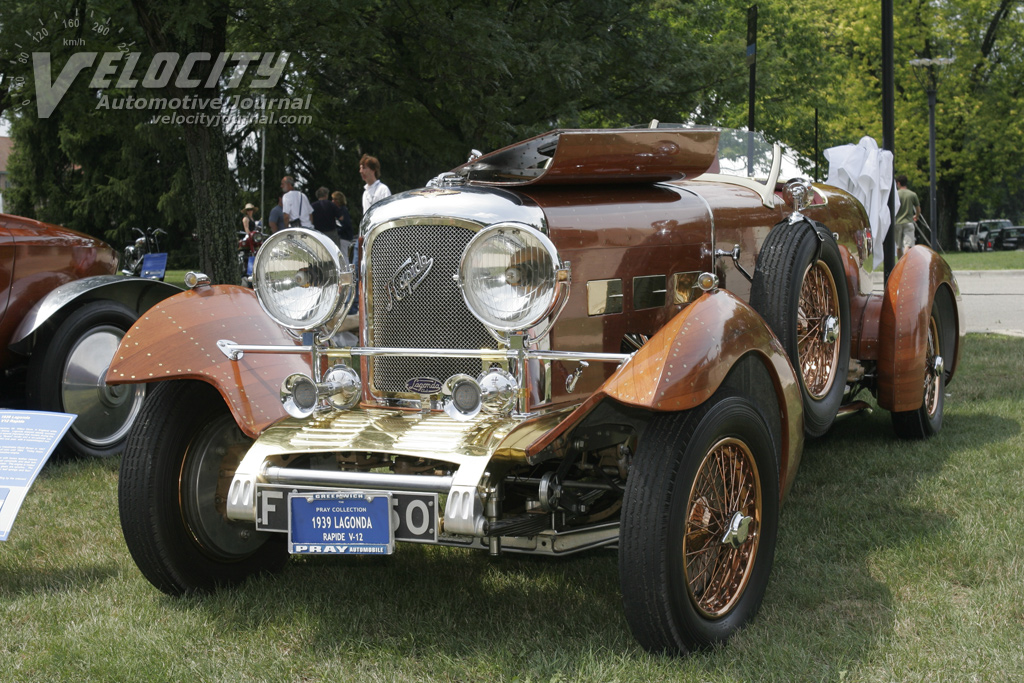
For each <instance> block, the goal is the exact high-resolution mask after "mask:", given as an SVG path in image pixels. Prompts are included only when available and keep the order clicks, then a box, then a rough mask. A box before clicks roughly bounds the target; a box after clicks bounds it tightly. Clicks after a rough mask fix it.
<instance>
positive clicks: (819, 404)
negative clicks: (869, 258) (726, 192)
mask: <svg viewBox="0 0 1024 683" xmlns="http://www.w3.org/2000/svg"><path fill="white" fill-rule="evenodd" d="M819 231H820V233H819V232H816V231H815V230H814V229H812V228H811V226H810V224H809V223H807V222H806V221H801V222H798V223H793V224H790V223H781V224H779V225H778V226H776V227H775V228H774V229H773V230H772V231H771V233H769V234H768V238H767V239H766V240H765V241H764V245H763V246H762V247H761V252H760V254H759V255H758V258H757V269H756V270H755V271H754V281H753V283H752V284H751V289H750V305H751V306H753V308H754V310H756V311H757V312H758V313H760V314H761V316H762V317H764V319H765V321H766V322H767V323H768V325H769V326H770V327H771V328H772V331H774V332H775V334H776V335H777V336H778V338H779V341H780V342H781V343H782V347H783V348H784V349H785V350H786V354H787V355H788V356H789V359H790V361H791V362H792V363H793V367H794V368H795V369H796V374H797V376H798V377H799V378H800V393H801V394H802V396H803V404H804V432H805V433H806V434H807V435H808V436H811V437H818V436H821V435H823V434H824V433H825V432H827V431H828V430H829V428H830V427H831V426H832V422H833V421H834V420H835V418H836V414H837V413H838V412H839V407H840V406H841V405H842V402H843V394H844V393H845V391H846V377H847V373H848V371H849V368H850V336H851V328H850V298H849V295H848V293H847V287H846V270H845V269H844V268H843V260H842V256H841V255H840V253H839V246H838V245H837V244H836V241H835V239H833V237H832V236H831V235H829V234H827V231H825V230H824V228H823V227H820V226H819ZM818 234H822V235H823V236H824V239H823V240H822V241H821V242H820V246H821V250H820V253H819V250H818V247H819V238H818ZM816 255H817V260H815V256H816Z"/></svg>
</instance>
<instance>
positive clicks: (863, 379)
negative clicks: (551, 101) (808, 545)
mask: <svg viewBox="0 0 1024 683" xmlns="http://www.w3.org/2000/svg"><path fill="white" fill-rule="evenodd" d="M748 143H751V144H752V147H753V153H752V154H748ZM753 143H756V144H753ZM780 160H781V155H780V152H779V147H778V146H777V145H769V144H766V143H764V142H763V141H761V140H759V139H758V140H753V141H752V140H748V136H747V134H746V133H742V132H739V133H737V132H734V131H727V130H719V129H686V128H680V127H651V128H647V129H618V130H558V131H553V132H549V133H546V134H544V135H540V136H538V137H535V138H532V139H529V140H526V141H523V142H520V143H517V144H514V145H512V146H510V147H506V148H504V149H501V150H498V151H496V152H493V153H490V154H487V155H484V156H479V157H475V158H472V159H471V160H470V161H469V162H467V163H466V164H464V165H462V166H460V167H458V168H456V169H454V171H452V172H450V173H446V174H443V175H442V176H439V177H438V178H436V179H434V180H433V181H431V183H429V184H428V187H426V188H423V189H419V190H414V191H410V192H405V193H402V194H399V195H396V196H394V197H391V198H390V199H388V200H385V201H382V202H380V203H379V204H375V205H374V206H373V207H372V208H371V210H370V211H369V212H368V213H367V215H366V216H365V217H364V219H363V223H362V226H361V228H360V233H361V235H360V250H359V253H360V254H361V256H360V262H359V263H357V264H355V266H354V267H352V266H350V265H349V264H347V263H346V262H345V260H344V259H343V257H342V256H341V255H339V253H338V251H337V249H336V248H335V247H334V246H333V245H332V244H331V243H330V242H329V241H328V240H326V239H324V238H323V237H321V236H320V235H318V234H316V233H314V232H310V231H305V230H301V229H292V230H285V231H283V232H279V233H276V234H275V235H273V236H271V237H270V238H269V239H268V240H267V241H266V243H265V244H264V245H263V248H262V249H261V250H260V252H259V255H258V256H257V257H256V263H255V272H254V275H253V284H254V288H255V291H253V292H250V291H247V290H245V289H242V288H239V287H231V286H209V285H208V284H207V283H206V282H205V281H204V278H203V277H201V276H198V275H193V276H192V278H193V281H194V284H195V285H196V286H195V288H194V289H192V290H191V291H189V292H186V293H183V294H180V295H178V296H176V297H174V298H172V299H169V300H167V301H165V302H163V303H162V304H160V305H158V306H157V307H156V308H155V309H153V310H151V311H150V312H148V313H147V314H146V315H144V316H143V317H142V318H141V319H140V320H139V321H138V323H136V325H135V326H134V327H133V328H132V329H131V330H130V331H129V333H128V334H127V335H126V336H125V338H124V341H123V342H122V344H121V347H120V349H119V350H118V352H117V354H116V357H115V359H114V361H113V362H112V364H111V369H110V373H109V375H108V381H109V382H127V383H130V382H159V385H158V386H156V387H154V388H153V391H152V393H151V396H150V398H149V399H148V401H147V404H146V407H144V409H143V413H142V415H141V416H140V419H139V421H138V422H137V424H136V426H135V428H134V429H133V430H132V433H131V436H130V438H129V443H128V447H127V449H126V452H125V455H124V458H123V462H122V470H121V475H120V489H119V503H120V510H121V524H122V528H123V531H124V535H125V539H126V541H127V544H128V548H129V550H130V552H131V554H132V557H133V558H134V559H135V562H136V563H137V564H138V566H139V568H140V569H141V570H142V573H143V574H144V575H145V576H146V578H147V579H149V581H151V582H152V583H153V584H154V585H155V586H156V587H157V588H159V589H160V590H162V591H164V592H166V593H169V594H172V595H177V594H183V593H189V592H193V591H205V590H210V589H213V588H215V587H218V586H224V585H230V584H235V583H238V582H240V581H242V580H244V579H246V578H247V577H249V576H251V575H253V574H256V573H260V572H266V571H273V570H278V569H280V568H281V567H282V566H283V565H284V562H285V560H286V557H287V554H288V552H289V551H290V552H292V553H309V552H316V553H328V554H349V553H375V554H376V553H390V552H392V551H393V549H394V547H395V543H396V542H405V541H408V542H418V543H430V544H437V545H445V546H455V547H463V548H476V549H480V550H484V551H487V552H489V553H491V554H495V555H496V554H499V553H506V552H512V553H531V554H536V555H552V556H553V555H566V554H570V553H574V552H579V551H583V550H589V549H593V548H598V547H602V546H611V547H616V548H617V551H618V562H619V568H620V572H619V574H620V583H621V591H622V600H623V603H624V607H625V611H626V615H627V620H628V622H629V624H630V627H631V629H632V631H633V633H634V635H635V636H636V638H637V640H638V641H639V642H640V643H641V644H642V645H643V646H644V647H645V648H647V649H649V650H652V651H668V652H675V653H682V652H687V651H689V650H692V649H694V648H700V647H703V646H707V645H709V644H713V643H717V642H720V641H724V640H725V639H727V638H728V637H729V636H730V635H731V634H732V633H734V632H735V631H736V630H737V629H738V628H740V627H741V626H742V625H743V624H744V623H746V622H747V621H748V620H749V619H750V618H751V617H752V616H753V615H754V614H755V612H756V611H757V609H758V607H759V605H760V603H761V600H762V597H763V595H764V592H765V587H766V585H767V582H768V577H769V573H770V571H771V567H772V562H773V557H774V552H775V544H776V539H777V538H778V523H779V507H780V504H781V503H782V501H783V500H784V498H785V495H786V493H787V492H788V491H789V489H790V487H791V485H792V483H793V478H794V475H795V473H796V470H797V465H798V463H799V461H800V456H801V452H802V450H803V444H804V439H805V436H810V437H817V436H820V435H822V434H824V433H825V432H827V431H828V429H829V428H830V426H831V425H832V424H833V421H834V420H835V419H836V417H837V415H839V414H841V413H846V412H851V411H856V410H858V409H860V408H862V407H864V406H865V403H864V402H863V401H858V400H857V396H858V395H859V394H860V392H862V391H867V392H870V393H871V394H873V395H874V396H875V397H876V399H877V402H878V404H879V405H880V406H882V407H883V408H885V409H887V410H890V411H891V412H892V424H893V427H894V428H895V432H896V434H897V435H898V436H901V437H906V438H923V437H928V436H931V435H933V434H935V433H936V432H938V431H939V429H940V427H941V424H942V412H943V398H944V389H945V385H946V383H948V382H949V381H950V380H951V378H952V377H953V374H954V372H955V370H956V367H957V362H958V357H959V353H960V346H961V339H962V335H963V321H962V319H961V316H960V313H959V307H958V301H959V292H958V289H957V284H956V282H955V281H954V279H953V276H952V273H951V272H950V269H949V267H948V266H947V265H946V263H945V262H944V261H943V260H942V259H941V258H940V257H939V256H938V255H937V254H936V253H934V252H933V251H931V250H930V249H928V248H927V247H924V246H918V247H914V248H913V249H911V250H910V251H909V252H908V253H907V254H906V255H905V256H904V257H903V258H902V259H901V260H900V261H899V263H898V264H897V265H896V266H895V268H894V270H893V271H892V273H891V276H890V277H889V279H888V284H887V286H886V288H885V291H884V293H872V292H871V280H870V277H869V275H868V273H867V272H866V271H865V269H864V266H865V264H866V263H867V262H868V260H869V259H870V257H871V254H870V253H869V251H868V250H869V249H870V243H869V242H868V241H867V240H866V237H867V235H868V218H867V215H866V213H865V210H864V208H863V207H862V206H861V204H860V203H859V202H858V201H857V200H855V199H854V198H853V197H852V196H851V195H849V194H847V193H846V192H843V191H841V190H838V189H836V188H833V187H829V186H826V185H811V184H810V183H808V182H806V181H800V180H797V181H794V182H790V183H784V182H783V181H782V180H781V179H780V167H781V166H780ZM748 169H750V170H748ZM357 276H358V277H357ZM357 287H358V290H359V292H358V293H359V300H360V308H359V314H358V315H359V342H358V345H357V346H341V345H337V344H336V343H335V342H334V341H333V340H334V339H336V338H337V335H336V331H337V330H339V329H341V328H342V327H343V325H344V323H345V318H346V314H347V312H348V311H349V309H350V302H351V300H352V298H353V296H354V290H355V289H356V288H357ZM318 519H319V520H320V521H317V520H318ZM354 519H361V520H362V521H360V522H358V523H356V522H353V521H352V520H354ZM324 520H327V521H324ZM355 524H359V525H361V526H362V527H366V528H360V529H358V530H354V529H353V528H352V527H353V526H354V525H355ZM371 525H372V527H373V528H372V530H371V529H369V528H368V527H369V526H371ZM371 531H372V533H371ZM354 532H355V533H361V534H362V535H361V537H360V536H354V535H351V534H353V533H354ZM383 571H386V569H384V570H383Z"/></svg>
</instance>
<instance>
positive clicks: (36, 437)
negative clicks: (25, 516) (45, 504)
mask: <svg viewBox="0 0 1024 683" xmlns="http://www.w3.org/2000/svg"><path fill="white" fill-rule="evenodd" d="M74 421H75V416H74V415H68V414H66V413H43V412H37V411H32V410H0V541H6V540H7V536H8V535H9V534H10V533H11V527H12V526H13V525H14V518H15V517H16V516H17V514H18V510H19V509H20V508H21V503H22V501H24V500H25V495H26V494H27V493H28V490H29V488H30V487H31V486H32V482H34V481H35V480H36V477H37V476H38V475H39V472H40V470H42V469H43V465H45V464H46V461H47V460H48V459H49V457H50V454H52V453H53V449H54V448H56V447H57V444H58V443H60V440H61V439H62V438H63V437H64V434H65V433H66V432H67V431H68V429H69V428H70V427H71V423H72V422H74Z"/></svg>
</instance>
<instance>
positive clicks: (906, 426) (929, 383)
mask: <svg viewBox="0 0 1024 683" xmlns="http://www.w3.org/2000/svg"><path fill="white" fill-rule="evenodd" d="M945 301H946V300H945V298H943V297H942V295H941V294H940V295H939V296H937V297H936V300H935V301H934V302H933V303H932V312H931V315H930V316H929V318H928V341H927V350H926V351H925V360H924V362H925V368H924V401H923V402H922V404H921V407H920V408H918V409H917V410H907V411H901V412H894V413H892V414H891V415H892V427H893V429H894V430H895V431H896V436H898V437H899V438H901V439H927V438H929V437H932V436H935V435H936V434H938V433H939V431H940V430H941V429H942V411H943V406H944V403H945V395H946V377H947V375H948V372H947V371H946V370H945V365H946V363H949V362H951V361H952V359H953V352H954V351H953V347H954V344H955V343H956V342H955V340H954V337H955V332H954V331H953V323H952V320H951V312H949V311H947V312H946V314H945V315H943V311H942V309H943V308H947V307H945V306H943V305H942V304H944V303H945ZM938 358H941V359H942V361H940V362H939V365H940V367H939V368H938V371H937V368H936V362H937V361H936V359H938Z"/></svg>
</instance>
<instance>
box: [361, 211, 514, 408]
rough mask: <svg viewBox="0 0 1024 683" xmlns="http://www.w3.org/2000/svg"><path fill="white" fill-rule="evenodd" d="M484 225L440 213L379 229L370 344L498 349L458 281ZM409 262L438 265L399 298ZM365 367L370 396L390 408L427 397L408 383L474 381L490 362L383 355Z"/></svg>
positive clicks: (371, 262) (371, 238)
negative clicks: (398, 285) (397, 287)
mask: <svg viewBox="0 0 1024 683" xmlns="http://www.w3.org/2000/svg"><path fill="white" fill-rule="evenodd" d="M484 227H485V226H483V225H482V224H480V223H476V222H474V221H466V220H459V219H452V218H447V217H446V218H440V217H437V216H431V217H427V218H422V219H406V220H400V221H393V222H389V223H385V224H382V225H379V226H376V227H375V228H374V229H373V231H372V232H371V233H370V234H369V235H367V237H366V249H365V251H366V258H365V261H364V277H363V283H362V291H363V297H364V298H363V301H365V302H366V325H365V327H364V339H363V341H364V343H365V344H367V345H368V346H376V347H397V348H401V347H407V348H439V349H440V348H446V349H451V348H481V349H484V348H486V349H497V348H498V343H497V341H496V340H495V339H494V337H493V336H492V334H491V333H490V332H489V331H488V330H487V328H486V327H485V326H484V325H483V323H481V322H480V321H479V320H477V319H476V318H475V317H474V316H473V314H472V313H471V312H470V311H469V309H468V308H467V307H466V304H465V301H464V299H463V297H462V292H461V290H460V288H459V284H458V273H459V261H460V259H461V257H462V252H463V250H464V249H465V246H466V244H468V243H469V241H470V240H471V239H472V238H473V237H474V236H475V235H476V234H477V232H479V231H480V230H481V229H483V228H484ZM410 258H413V259H417V258H418V259H432V261H433V263H432V265H431V268H430V271H429V273H427V274H426V275H425V276H424V277H423V279H422V280H421V281H420V282H418V283H417V286H416V288H415V290H414V291H409V290H406V291H405V292H404V296H402V298H400V299H398V300H396V299H395V298H394V296H393V295H392V293H391V292H389V291H388V290H389V285H391V283H392V282H393V279H394V278H395V277H396V276H399V274H400V273H402V271H403V267H407V266H406V265H405V264H406V263H407V261H408V259H410ZM391 286H392V287H393V285H391ZM389 308H390V310H389ZM367 362H368V368H369V373H368V382H367V385H368V387H369V391H370V395H371V396H373V397H374V398H375V399H376V400H377V401H378V402H381V403H385V404H391V403H395V402H400V401H402V400H405V399H412V400H416V401H419V400H420V399H422V397H423V394H420V393H417V392H416V391H415V389H413V388H410V386H409V385H410V384H413V385H417V384H419V385H420V386H430V385H431V384H432V383H430V382H416V380H423V379H425V378H433V379H436V380H438V383H439V384H440V383H443V382H444V381H445V380H446V379H448V378H449V377H451V376H453V375H457V374H467V375H471V376H474V377H475V376H477V375H478V374H480V373H481V372H482V371H483V370H485V369H486V368H487V367H490V365H491V363H487V362H486V361H481V360H480V359H472V358H430V359H424V358H400V357H397V358H396V357H378V358H371V359H369V360H368V361H367ZM431 396H433V394H431Z"/></svg>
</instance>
